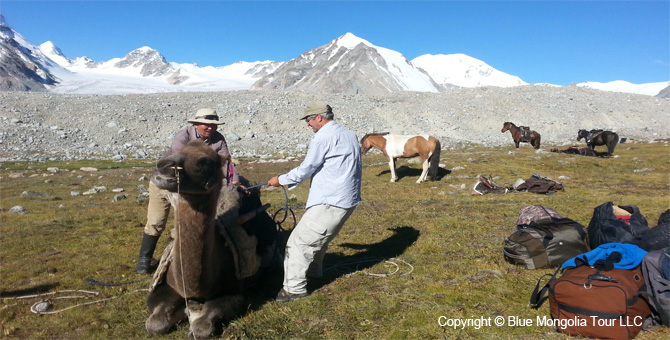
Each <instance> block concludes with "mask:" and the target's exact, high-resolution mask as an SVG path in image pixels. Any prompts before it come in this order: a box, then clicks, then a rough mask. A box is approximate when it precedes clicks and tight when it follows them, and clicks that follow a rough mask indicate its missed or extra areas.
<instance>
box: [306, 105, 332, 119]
mask: <svg viewBox="0 0 670 340" xmlns="http://www.w3.org/2000/svg"><path fill="white" fill-rule="evenodd" d="M322 113H333V109H332V108H331V107H330V105H328V104H326V103H324V102H315V103H311V104H309V105H307V108H306V109H305V113H304V114H301V115H300V117H301V118H300V120H303V119H305V118H307V117H309V116H311V115H319V114H322Z"/></svg>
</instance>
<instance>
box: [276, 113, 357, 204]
mask: <svg viewBox="0 0 670 340" xmlns="http://www.w3.org/2000/svg"><path fill="white" fill-rule="evenodd" d="M361 177H362V164H361V147H360V145H359V144H358V138H357V137H356V134H355V133H353V132H352V131H350V130H348V129H346V128H344V127H342V126H340V125H339V124H337V123H336V122H335V121H330V122H328V123H326V124H325V125H324V126H322V127H321V129H319V131H317V132H316V133H315V134H314V137H313V138H312V140H311V141H310V143H309V148H308V150H307V155H306V156H305V159H304V160H303V162H302V164H300V165H299V166H298V167H296V168H294V169H293V170H291V171H289V172H288V173H286V174H284V175H281V176H279V184H281V185H288V187H289V189H292V188H294V187H295V186H297V185H298V184H300V183H301V182H303V181H304V180H306V179H308V178H311V183H310V189H309V197H308V198H307V204H306V206H305V208H309V207H311V206H313V205H317V204H329V205H332V206H336V207H339V208H344V209H348V208H351V207H353V206H356V205H357V204H358V203H359V202H360V201H361Z"/></svg>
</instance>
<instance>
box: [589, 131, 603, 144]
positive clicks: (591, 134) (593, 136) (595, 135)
mask: <svg viewBox="0 0 670 340" xmlns="http://www.w3.org/2000/svg"><path fill="white" fill-rule="evenodd" d="M602 133H603V130H591V131H589V134H588V135H586V142H590V141H592V140H594V139H596V138H598V136H600V135H601V134H602Z"/></svg>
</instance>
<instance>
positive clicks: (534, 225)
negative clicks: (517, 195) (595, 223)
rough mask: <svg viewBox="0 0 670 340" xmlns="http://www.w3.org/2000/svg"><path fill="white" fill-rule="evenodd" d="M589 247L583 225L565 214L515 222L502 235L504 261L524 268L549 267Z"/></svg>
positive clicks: (583, 251) (558, 264) (560, 263)
mask: <svg viewBox="0 0 670 340" xmlns="http://www.w3.org/2000/svg"><path fill="white" fill-rule="evenodd" d="M589 250H590V249H589V242H588V236H587V234H586V230H585V229H584V226H583V225H581V224H579V223H578V222H576V221H573V220H572V219H569V218H554V217H552V218H551V219H544V220H541V221H538V222H535V221H532V222H530V223H529V224H523V225H519V226H518V228H517V230H516V231H515V232H514V233H513V234H512V235H510V236H509V237H507V238H506V239H505V243H504V245H503V256H504V257H505V260H506V261H507V262H509V263H512V264H516V265H522V266H525V267H526V268H527V269H537V268H552V267H558V266H560V265H562V264H563V262H565V261H567V260H569V259H571V258H573V257H575V256H577V255H580V254H583V253H586V252H588V251H589Z"/></svg>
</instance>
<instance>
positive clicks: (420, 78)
mask: <svg viewBox="0 0 670 340" xmlns="http://www.w3.org/2000/svg"><path fill="white" fill-rule="evenodd" d="M251 89H263V90H269V89H292V90H303V91H306V92H320V93H358V92H359V91H360V92H362V93H368V94H378V93H389V92H397V91H420V92H438V91H439V86H438V85H437V84H436V83H435V82H434V81H433V80H432V79H431V78H430V76H428V74H426V73H425V72H423V71H422V70H420V69H418V68H417V67H416V66H414V65H412V63H410V62H409V61H408V60H407V59H406V58H405V57H404V56H403V55H402V54H400V53H399V52H396V51H393V50H389V49H387V48H383V47H379V46H375V45H373V44H371V43H370V42H368V41H367V40H364V39H361V38H359V37H357V36H355V35H353V34H351V33H346V34H344V35H343V36H341V37H339V38H337V39H335V40H333V41H331V42H330V43H328V44H326V45H323V46H320V47H317V48H315V49H312V50H310V51H307V52H305V53H303V54H301V55H300V56H298V57H297V58H295V59H293V60H290V61H287V62H286V63H284V64H283V65H282V66H281V67H279V68H278V69H277V70H276V71H275V72H274V73H272V74H269V75H267V76H265V77H263V78H261V79H260V80H258V81H257V82H256V83H255V84H254V85H253V86H252V87H251Z"/></svg>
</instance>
